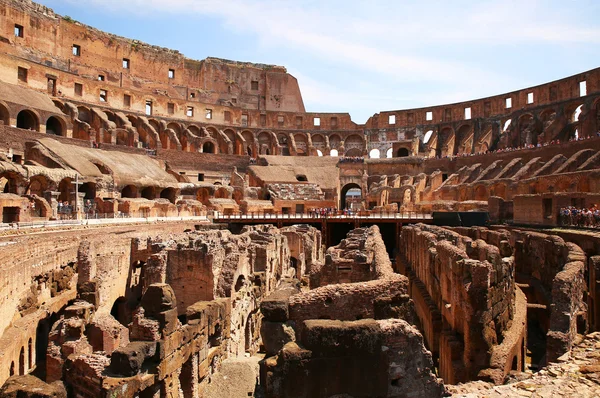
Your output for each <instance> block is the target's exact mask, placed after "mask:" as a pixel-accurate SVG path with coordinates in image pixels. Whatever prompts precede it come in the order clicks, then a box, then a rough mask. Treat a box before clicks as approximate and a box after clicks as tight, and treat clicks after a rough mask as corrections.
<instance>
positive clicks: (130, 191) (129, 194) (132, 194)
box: [121, 185, 137, 198]
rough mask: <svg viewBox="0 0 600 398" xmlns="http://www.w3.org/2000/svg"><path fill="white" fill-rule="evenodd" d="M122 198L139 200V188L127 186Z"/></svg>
mask: <svg viewBox="0 0 600 398" xmlns="http://www.w3.org/2000/svg"><path fill="white" fill-rule="evenodd" d="M121 197H122V198H137V188H136V186H135V185H127V186H126V187H125V188H123V189H122V190H121Z"/></svg>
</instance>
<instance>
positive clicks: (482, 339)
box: [398, 224, 525, 383]
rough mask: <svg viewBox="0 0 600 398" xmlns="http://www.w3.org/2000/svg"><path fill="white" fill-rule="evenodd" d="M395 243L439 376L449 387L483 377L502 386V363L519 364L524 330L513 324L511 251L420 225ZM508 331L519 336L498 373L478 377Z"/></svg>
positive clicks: (503, 368)
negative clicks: (407, 276)
mask: <svg viewBox="0 0 600 398" xmlns="http://www.w3.org/2000/svg"><path fill="white" fill-rule="evenodd" d="M400 241H401V246H400V256H399V258H398V264H399V267H400V268H401V269H403V271H404V272H406V273H407V274H408V275H409V278H410V280H411V285H410V293H411V297H412V298H413V300H414V302H415V308H416V312H417V316H418V317H419V319H420V321H421V327H422V330H423V333H424V337H425V339H426V341H427V343H428V346H429V347H430V348H431V350H432V351H433V354H434V356H437V357H439V372H440V375H441V376H442V377H443V378H444V380H445V381H446V382H448V383H456V382H459V381H464V380H469V379H473V378H476V377H478V376H479V377H482V376H484V375H485V376H488V377H492V378H494V379H495V380H496V382H501V381H502V379H503V377H504V375H505V374H506V370H505V363H506V362H509V363H510V362H512V359H513V356H516V357H517V361H518V362H519V363H522V351H520V350H519V348H518V347H522V340H523V338H524V331H525V325H524V323H521V324H515V321H514V320H515V290H516V288H515V277H514V264H513V259H512V258H511V257H509V256H510V255H511V253H510V250H508V252H507V250H506V247H503V245H500V247H501V248H503V250H502V251H500V249H499V248H498V247H496V246H492V245H489V244H487V243H486V242H484V241H483V240H475V241H474V240H471V239H470V238H466V237H463V236H461V235H459V234H458V233H456V232H452V231H450V230H446V229H443V228H439V227H430V226H425V225H421V224H419V225H416V226H405V227H403V229H402V234H401V239H400ZM506 246H507V245H506ZM521 304H524V302H523V303H521ZM521 321H522V320H521ZM513 326H515V327H516V329H517V330H513V328H512V327H513ZM513 333H516V335H517V336H518V338H517V339H515V341H514V342H513V344H514V346H513V347H510V348H509V349H508V350H506V352H505V356H504V358H503V360H502V361H501V362H502V366H501V369H502V372H501V373H503V374H500V375H498V374H495V375H494V373H496V372H492V371H487V372H484V373H481V372H482V371H484V370H486V369H488V368H490V365H491V358H490V353H491V352H492V350H493V349H494V347H496V346H498V345H500V344H502V343H503V342H504V340H505V338H506V336H507V335H508V334H513ZM495 366H497V364H496V365H495ZM492 375H493V376H492Z"/></svg>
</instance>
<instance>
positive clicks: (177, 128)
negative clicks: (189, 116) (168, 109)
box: [167, 122, 182, 137]
mask: <svg viewBox="0 0 600 398" xmlns="http://www.w3.org/2000/svg"><path fill="white" fill-rule="evenodd" d="M167 128H168V129H171V130H173V131H174V132H175V134H177V136H178V137H179V136H180V135H181V131H182V129H181V124H179V123H177V122H171V123H169V124H167Z"/></svg>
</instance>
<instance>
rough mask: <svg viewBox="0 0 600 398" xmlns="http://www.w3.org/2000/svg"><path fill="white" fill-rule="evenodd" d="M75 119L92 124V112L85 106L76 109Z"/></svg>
mask: <svg viewBox="0 0 600 398" xmlns="http://www.w3.org/2000/svg"><path fill="white" fill-rule="evenodd" d="M77 119H79V120H80V121H82V122H85V123H87V124H92V111H91V110H90V108H88V107H85V106H78V107H77Z"/></svg>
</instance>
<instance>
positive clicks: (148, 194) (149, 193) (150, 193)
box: [140, 187, 156, 200]
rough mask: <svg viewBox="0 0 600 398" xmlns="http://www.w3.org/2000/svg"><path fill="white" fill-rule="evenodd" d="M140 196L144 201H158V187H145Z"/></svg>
mask: <svg viewBox="0 0 600 398" xmlns="http://www.w3.org/2000/svg"><path fill="white" fill-rule="evenodd" d="M140 196H141V197H142V198H144V199H148V200H154V199H156V187H144V188H142V191H141V192H140Z"/></svg>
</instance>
